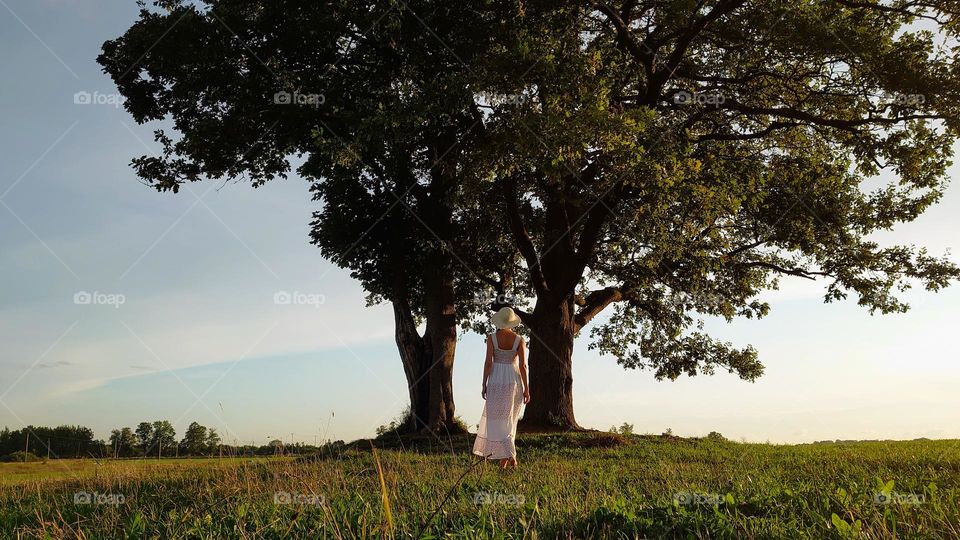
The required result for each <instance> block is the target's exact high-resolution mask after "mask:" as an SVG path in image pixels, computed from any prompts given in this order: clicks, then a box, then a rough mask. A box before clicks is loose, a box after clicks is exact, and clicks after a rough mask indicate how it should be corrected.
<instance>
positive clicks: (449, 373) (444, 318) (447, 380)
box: [424, 253, 462, 434]
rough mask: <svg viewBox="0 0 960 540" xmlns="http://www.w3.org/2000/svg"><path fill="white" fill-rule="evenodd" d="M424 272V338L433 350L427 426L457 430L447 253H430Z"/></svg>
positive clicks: (435, 429) (454, 345)
mask: <svg viewBox="0 0 960 540" xmlns="http://www.w3.org/2000/svg"><path fill="white" fill-rule="evenodd" d="M432 259H433V263H434V264H431V265H428V268H427V270H426V271H425V273H424V288H425V296H426V297H425V299H424V300H425V303H426V311H427V328H426V339H428V340H429V342H430V348H431V350H432V358H431V363H430V365H429V366H427V369H428V373H429V375H428V379H429V380H430V393H429V414H428V416H427V417H426V421H427V428H428V429H430V430H431V431H433V432H435V433H444V434H446V433H458V432H461V431H462V429H461V428H460V427H459V426H457V423H456V405H455V404H454V401H453V362H454V356H455V354H456V350H457V319H456V312H455V304H454V289H453V275H452V272H451V271H450V264H449V262H450V261H449V260H447V259H449V256H448V255H446V254H445V253H440V254H437V256H436V257H433V258H432Z"/></svg>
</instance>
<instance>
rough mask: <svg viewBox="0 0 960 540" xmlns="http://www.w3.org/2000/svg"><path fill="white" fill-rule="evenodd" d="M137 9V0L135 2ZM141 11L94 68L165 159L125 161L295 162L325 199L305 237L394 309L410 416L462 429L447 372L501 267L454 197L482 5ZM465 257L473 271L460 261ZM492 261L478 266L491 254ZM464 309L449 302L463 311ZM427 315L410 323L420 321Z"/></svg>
mask: <svg viewBox="0 0 960 540" xmlns="http://www.w3.org/2000/svg"><path fill="white" fill-rule="evenodd" d="M142 5H143V4H142ZM155 6H156V7H161V8H164V9H163V10H157V9H150V8H148V7H147V6H145V5H143V9H142V11H141V13H140V18H139V20H138V21H137V22H136V23H135V24H134V25H133V26H132V27H131V28H130V29H129V30H128V31H127V32H126V33H125V34H124V35H123V36H121V37H120V38H118V39H116V40H112V41H108V42H107V43H105V44H104V47H103V54H102V55H101V56H100V58H99V62H100V63H101V64H102V65H103V66H104V69H105V71H106V72H107V73H108V74H110V75H111V77H112V78H113V80H114V81H115V83H116V84H117V87H118V88H119V90H120V91H121V92H122V93H123V95H124V96H125V97H126V98H127V101H126V104H125V106H126V107H127V109H128V110H129V111H130V112H131V113H132V114H133V116H134V118H135V119H136V120H137V121H138V122H141V123H144V122H150V121H157V120H163V119H169V120H172V122H173V126H174V128H175V131H176V132H177V136H170V135H168V134H166V133H164V132H163V131H157V134H156V139H157V141H159V142H160V143H161V144H162V145H163V155H162V156H159V157H155V156H143V157H140V158H137V159H135V160H134V167H135V169H136V171H137V173H138V175H139V176H140V177H142V178H143V179H145V180H146V181H147V182H148V183H150V185H152V186H154V187H156V188H157V189H158V190H161V191H166V190H172V191H174V192H176V191H177V190H178V189H179V187H180V186H181V185H182V184H183V183H184V182H194V181H200V180H205V179H211V178H214V179H215V178H221V177H229V178H234V177H241V176H246V177H247V178H249V179H250V181H251V182H252V184H253V185H254V186H259V185H261V184H263V183H264V182H266V181H268V180H271V179H274V178H277V177H285V176H286V175H287V174H288V173H289V172H290V167H291V166H290V157H291V156H300V157H302V158H303V159H302V165H300V166H299V167H298V170H297V172H298V173H299V174H300V175H301V176H304V177H306V178H308V179H310V180H311V181H312V182H313V188H312V191H313V193H314V194H315V198H316V199H317V200H318V201H320V202H321V203H322V205H323V206H322V209H321V210H319V211H317V212H316V214H315V215H314V223H313V229H312V232H311V237H312V239H313V242H314V243H315V244H317V245H318V246H319V247H320V248H321V249H322V251H323V253H324V254H325V255H326V256H328V257H329V258H330V259H331V260H333V261H334V262H335V263H337V264H339V265H340V266H343V267H345V268H348V269H350V270H351V272H352V275H353V276H354V277H356V278H358V279H359V280H360V281H361V282H362V283H363V285H364V287H365V289H366V290H367V291H368V292H369V295H370V300H371V301H374V302H376V301H389V302H391V303H392V305H393V310H394V315H395V329H396V341H397V347H398V350H399V352H400V356H401V359H402V361H403V366H404V372H405V375H406V378H407V383H408V387H409V394H410V413H411V414H410V416H409V419H408V420H409V422H408V424H407V426H406V427H407V428H409V429H430V430H433V431H447V430H455V429H457V424H456V422H455V405H454V400H453V385H452V370H453V362H454V354H455V349H456V338H457V329H458V324H459V323H460V322H461V320H463V319H465V318H467V317H469V314H470V313H472V312H474V311H476V310H477V309H480V307H479V305H478V304H473V303H470V302H468V301H466V300H467V299H469V298H471V297H472V293H471V291H472V290H475V289H476V288H477V287H479V286H480V283H483V284H484V286H485V287H489V286H493V285H496V284H497V283H498V282H499V281H502V272H501V277H500V278H496V276H497V274H496V272H497V270H498V268H500V266H502V261H505V260H508V259H509V256H506V255H503V256H501V255H498V254H496V250H497V246H498V244H497V242H490V241H487V240H488V238H487V237H486V236H483V235H481V234H479V233H481V232H484V231H488V230H489V231H492V230H493V228H492V227H491V224H490V220H489V216H486V215H484V214H480V213H478V214H476V215H470V214H468V213H464V212H463V211H462V208H463V207H464V205H466V207H468V208H469V207H470V206H472V205H475V204H477V201H476V200H475V199H470V197H471V196H475V192H471V193H463V192H462V190H461V186H462V185H464V184H465V182H464V180H465V178H467V177H469V176H470V175H473V174H476V172H475V171H476V169H475V168H473V167H471V166H470V163H472V162H479V160H476V159H468V158H467V156H468V155H469V153H470V152H471V151H472V149H474V148H476V147H477V146H478V145H477V144H476V142H475V138H476V134H475V133H474V132H473V128H474V127H475V126H476V125H477V124H478V118H477V117H476V115H475V113H476V109H475V107H474V100H473V93H472V90H471V87H472V84H473V79H472V77H473V73H472V72H471V71H470V70H469V68H468V66H469V65H470V64H472V63H474V62H476V61H477V60H476V57H477V56H478V55H482V54H483V52H484V50H485V46H486V43H487V42H488V41H489V37H490V36H489V34H488V33H487V32H486V23H487V20H488V19H487V18H488V17H489V16H490V15H491V13H492V12H483V11H480V10H470V9H462V8H464V7H465V6H456V5H453V4H449V3H444V2H435V1H413V2H399V1H389V0H387V1H376V0H375V1H370V2H348V1H335V2H306V1H302V0H300V1H295V0H287V1H270V2H251V1H239V0H217V1H214V0H207V1H203V2H193V3H191V2H185V1H180V0H169V1H167V0H164V1H159V2H155ZM458 252H463V253H467V252H469V253H470V256H471V258H472V259H473V260H474V264H473V266H474V268H475V269H473V270H470V271H465V270H464V267H463V266H461V265H459V264H457V263H456V261H455V259H456V258H458V257H460V255H458ZM487 261H489V264H487ZM458 304H459V309H460V313H458V311H457V310H458ZM421 322H423V323H424V330H423V332H422V333H421V332H420V330H419V329H418V326H419V325H420V323H421Z"/></svg>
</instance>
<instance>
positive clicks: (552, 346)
mask: <svg viewBox="0 0 960 540" xmlns="http://www.w3.org/2000/svg"><path fill="white" fill-rule="evenodd" d="M537 304H538V306H537V308H535V309H534V311H533V313H532V315H531V316H530V317H529V320H527V321H526V323H527V326H528V328H529V330H530V344H529V345H530V358H529V360H528V363H529V371H528V377H529V382H530V403H528V404H527V406H526V410H525V412H524V414H523V418H522V419H521V420H520V426H519V428H520V429H521V430H522V431H567V430H574V429H581V427H580V425H579V424H577V420H576V417H575V416H574V414H573V372H572V367H573V339H574V336H575V334H576V325H575V323H574V319H573V316H574V303H573V297H572V296H571V297H569V298H567V299H564V300H563V301H561V302H560V305H559V306H556V307H550V308H545V307H543V306H542V303H541V302H540V301H539V300H538V302H537ZM550 304H554V303H553V302H550Z"/></svg>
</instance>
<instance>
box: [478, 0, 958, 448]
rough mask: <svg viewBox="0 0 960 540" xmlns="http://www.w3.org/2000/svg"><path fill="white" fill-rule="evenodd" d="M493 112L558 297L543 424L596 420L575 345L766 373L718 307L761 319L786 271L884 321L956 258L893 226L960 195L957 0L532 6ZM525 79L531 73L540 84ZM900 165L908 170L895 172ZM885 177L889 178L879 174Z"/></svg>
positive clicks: (539, 328)
mask: <svg viewBox="0 0 960 540" xmlns="http://www.w3.org/2000/svg"><path fill="white" fill-rule="evenodd" d="M523 6H524V9H523V10H522V11H521V12H517V13H516V14H515V15H516V17H515V19H514V22H515V24H514V26H513V28H512V30H511V31H510V37H509V38H508V37H504V38H503V39H502V41H503V43H504V47H505V50H504V51H503V54H501V55H499V56H497V57H493V58H490V59H489V66H490V67H489V69H490V71H491V72H492V73H496V74H497V76H496V77H492V76H491V77H489V84H490V85H491V90H492V91H496V92H500V93H504V94H510V95H514V96H515V99H512V100H510V101H509V102H508V103H507V104H505V105H502V106H500V107H497V108H495V110H494V111H492V113H491V114H490V116H489V118H488V120H487V121H486V122H485V125H484V129H485V131H486V134H485V138H486V141H487V144H489V145H490V151H489V152H488V155H489V156H490V159H491V168H492V169H493V170H494V171H495V173H494V176H495V182H496V184H497V185H498V186H500V190H501V192H502V196H503V199H502V200H503V204H502V205H501V206H500V207H499V209H501V210H503V215H504V219H505V220H507V221H509V223H510V224H511V228H512V234H513V238H514V241H515V244H516V246H517V249H518V250H519V251H520V252H521V253H522V255H523V257H524V259H525V261H526V267H527V269H528V271H529V282H530V286H531V287H532V288H533V289H534V290H535V293H536V300H535V305H534V306H533V308H532V310H528V311H523V312H522V314H521V316H522V318H523V320H524V322H525V323H526V324H527V326H528V327H529V329H530V332H531V347H530V350H531V355H530V373H531V380H532V382H531V386H532V389H531V390H532V392H531V397H532V400H531V403H530V404H529V405H528V406H527V409H526V413H525V415H524V418H523V424H524V425H525V426H526V427H528V428H531V429H538V428H549V429H556V428H561V429H564V428H576V427H578V426H577V421H576V418H575V415H574V410H573V398H572V376H571V362H572V351H573V344H574V339H575V337H576V336H577V334H578V333H579V332H580V331H581V329H583V328H584V327H585V326H586V325H587V324H588V323H590V322H591V321H592V320H593V319H594V317H596V316H597V314H599V313H601V312H602V311H603V310H604V309H606V308H608V307H611V306H613V313H612V315H611V316H610V318H609V319H608V320H607V321H606V322H604V323H603V324H599V325H597V326H595V327H594V328H593V330H592V335H593V337H594V338H595V339H594V341H593V343H592V346H593V347H596V348H598V349H599V350H600V351H601V352H603V353H609V354H611V355H614V356H615V357H616V358H617V359H618V360H619V362H620V363H622V364H623V365H625V366H628V367H634V368H647V369H651V370H653V372H654V374H655V376H656V377H657V378H670V379H673V378H676V377H678V376H679V375H681V374H684V373H686V374H689V375H696V374H698V373H701V372H705V373H711V372H713V371H714V369H715V368H722V369H727V370H729V371H730V372H733V373H737V374H738V375H739V376H740V377H742V378H744V379H747V380H752V379H754V378H756V377H758V376H759V375H760V374H761V373H762V365H761V364H760V362H759V360H758V358H757V353H756V351H755V350H754V349H753V348H752V347H749V346H747V347H743V348H740V347H736V346H734V345H732V344H729V343H724V342H720V341H718V340H716V339H714V338H712V337H711V336H710V335H708V334H707V333H705V332H704V331H703V330H702V326H701V320H702V319H703V318H704V317H705V316H716V317H722V318H725V319H727V320H731V319H733V318H734V317H737V316H745V317H760V316H763V315H764V314H765V313H766V312H767V310H768V308H769V307H768V306H767V305H766V304H765V303H762V302H759V301H757V299H756V297H757V295H758V293H760V292H762V291H764V290H767V289H770V288H772V287H775V286H776V284H777V280H778V279H779V278H781V277H797V278H808V279H822V280H826V283H828V288H827V294H826V298H825V300H826V301H832V300H838V299H842V298H845V297H846V296H847V295H848V294H853V295H854V296H855V297H856V299H857V301H858V302H859V304H860V305H862V306H865V307H866V308H868V309H869V310H870V311H871V312H873V311H880V312H882V313H888V312H898V311H903V310H905V309H907V306H906V305H905V304H904V303H902V302H901V301H900V300H898V299H897V297H896V292H897V290H898V289H903V288H906V287H909V286H911V285H918V284H919V285H920V286H923V287H925V288H926V289H928V290H931V291H935V290H937V289H940V288H941V287H944V286H946V285H947V284H948V283H949V282H950V281H951V280H953V279H955V278H957V277H958V269H957V267H956V266H955V265H954V264H952V263H951V262H950V261H949V260H947V259H945V258H940V257H934V256H931V255H930V254H928V253H927V252H926V251H925V250H924V249H922V248H917V247H913V246H881V245H880V244H878V243H877V242H876V241H875V240H873V239H872V235H873V234H874V233H875V232H878V231H883V230H887V229H890V228H891V227H893V226H894V225H895V224H897V223H901V222H908V221H911V220H913V219H915V218H916V217H918V216H919V215H920V214H921V213H922V212H923V211H924V210H926V209H927V208H929V207H930V205H932V204H934V203H935V202H937V200H938V199H939V198H940V197H941V195H942V193H943V190H944V187H945V185H946V182H947V178H946V175H945V171H946V167H947V165H948V164H949V158H950V156H951V145H952V143H953V142H954V141H955V139H956V137H957V134H958V130H960V122H958V117H960V67H958V65H957V64H956V61H955V59H954V54H953V49H952V48H951V47H952V46H953V45H955V43H956V39H955V38H956V31H957V21H958V15H957V12H958V9H957V6H956V3H955V2H945V1H940V2H909V1H897V2H873V1H870V2H845V1H830V0H821V1H813V2H793V1H782V2H781V1H769V0H764V1H762V2H760V1H757V2H753V1H746V0H717V1H703V2H692V1H685V0H678V1H662V0H657V1H637V0H623V1H618V2H562V1H561V2H557V1H553V0H551V1H532V2H525V3H524V5H523ZM521 75H522V77H521ZM880 173H886V174H888V175H890V176H889V177H891V178H892V180H891V181H889V182H887V183H879V182H877V180H876V177H877V175H878V174H880ZM871 186H872V187H871Z"/></svg>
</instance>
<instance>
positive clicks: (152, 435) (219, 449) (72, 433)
mask: <svg viewBox="0 0 960 540" xmlns="http://www.w3.org/2000/svg"><path fill="white" fill-rule="evenodd" d="M316 451H318V448H317V447H316V446H312V445H306V444H299V443H298V444H284V442H283V441H281V440H279V439H275V440H272V441H270V442H269V443H267V444H264V445H256V444H246V445H229V444H223V441H222V440H221V438H220V434H219V433H218V432H217V430H216V429H215V428H208V427H206V426H203V425H201V424H200V423H198V422H192V423H190V425H189V426H187V430H186V432H185V433H184V434H183V437H182V438H180V439H179V440H178V439H177V432H176V430H175V429H174V427H173V424H171V423H170V421H168V420H157V421H154V422H140V423H139V424H137V427H136V428H130V427H122V428H117V429H114V430H111V432H110V437H109V439H108V440H106V441H104V440H103V439H96V438H95V437H94V433H93V430H92V429H90V428H88V427H84V426H59V427H55V428H51V427H43V426H27V427H25V428H22V429H18V430H11V429H10V428H7V427H5V428H3V430H2V431H0V461H9V460H11V459H13V460H16V461H29V459H27V458H30V457H32V456H36V457H38V458H49V459H62V458H71V459H76V458H91V457H92V458H97V459H104V458H138V457H139V458H142V457H150V458H160V457H164V458H168V457H189V456H269V455H282V454H308V453H314V452H316Z"/></svg>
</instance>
